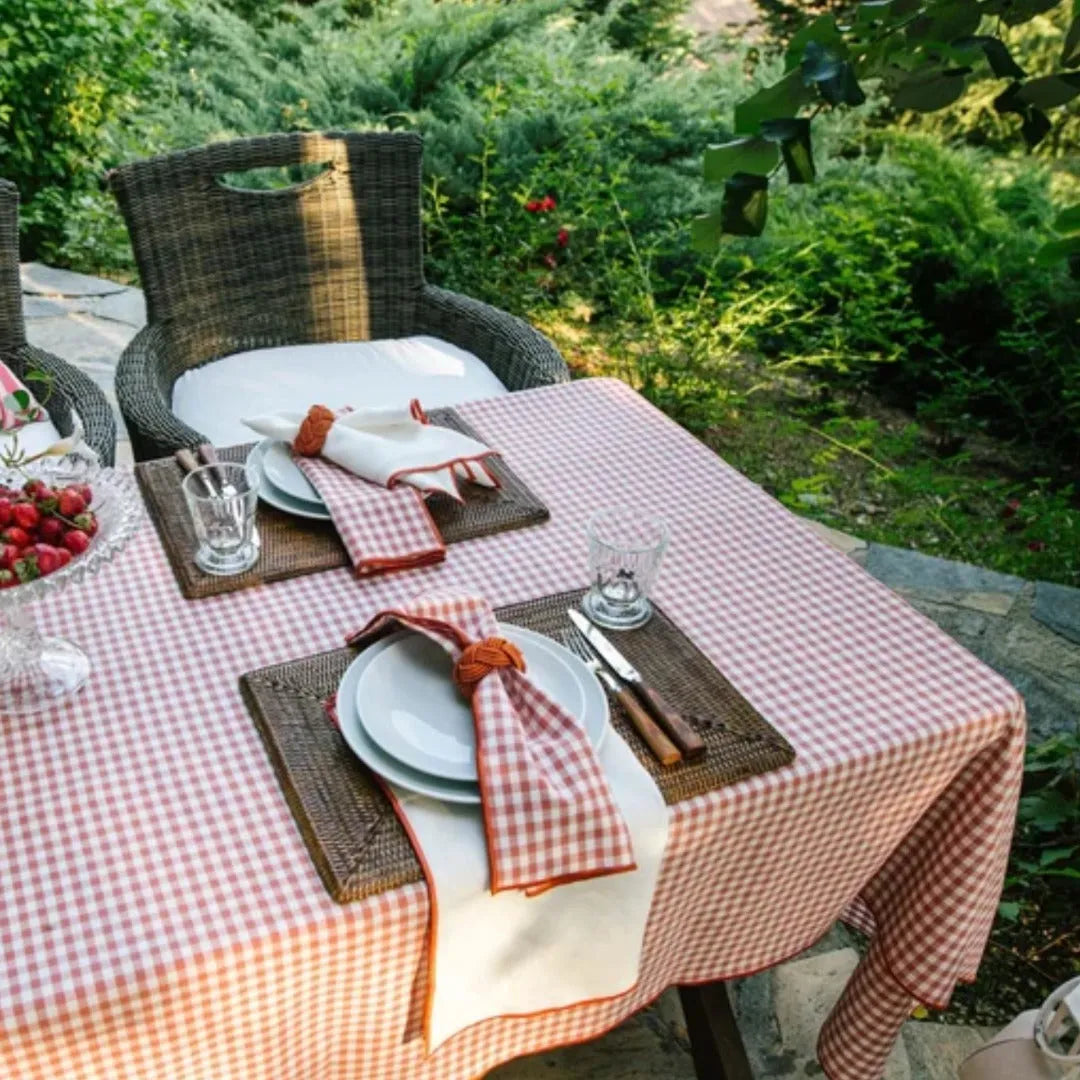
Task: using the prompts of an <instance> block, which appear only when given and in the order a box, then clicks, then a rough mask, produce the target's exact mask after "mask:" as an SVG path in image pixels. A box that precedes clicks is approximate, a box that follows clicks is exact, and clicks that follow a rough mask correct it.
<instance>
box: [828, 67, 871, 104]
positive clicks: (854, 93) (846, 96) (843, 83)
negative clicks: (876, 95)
mask: <svg viewBox="0 0 1080 1080" xmlns="http://www.w3.org/2000/svg"><path fill="white" fill-rule="evenodd" d="M818 90H820V91H821V96H822V97H823V98H824V99H825V100H826V101H827V102H828V103H829V104H830V105H861V104H862V103H863V102H864V101H865V100H866V94H864V93H863V90H862V87H861V86H860V85H859V81H858V79H856V78H855V69H854V68H853V67H852V66H851V64H849V63H848V62H847V61H846V60H844V61H842V62H841V64H840V68H839V70H838V71H837V73H836V74H835V75H834V76H832V78H829V79H822V80H821V81H820V82H819V83H818Z"/></svg>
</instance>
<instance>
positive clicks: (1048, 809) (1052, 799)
mask: <svg viewBox="0 0 1080 1080" xmlns="http://www.w3.org/2000/svg"><path fill="white" fill-rule="evenodd" d="M1069 239H1070V240H1073V239H1076V240H1078V241H1080V237H1069ZM1019 816H1020V818H1021V819H1022V820H1023V821H1025V822H1028V823H1030V824H1031V825H1034V826H1035V828H1036V829H1039V830H1041V831H1042V832H1055V831H1057V830H1058V829H1060V828H1061V826H1062V825H1064V824H1065V822H1067V821H1069V820H1070V819H1072V818H1073V817H1075V816H1076V804H1075V803H1074V802H1073V801H1071V800H1069V799H1067V798H1066V797H1065V796H1064V795H1063V794H1062V793H1061V792H1060V791H1058V790H1057V789H1056V788H1045V789H1043V790H1042V791H1037V792H1035V793H1034V794H1032V795H1024V796H1023V797H1022V798H1021V799H1020V809H1019Z"/></svg>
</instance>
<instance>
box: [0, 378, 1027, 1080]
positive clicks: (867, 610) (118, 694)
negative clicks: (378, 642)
mask: <svg viewBox="0 0 1080 1080" xmlns="http://www.w3.org/2000/svg"><path fill="white" fill-rule="evenodd" d="M461 411H462V414H463V415H464V416H465V417H466V418H467V419H468V420H469V421H470V422H471V423H472V424H473V425H475V427H476V428H477V429H478V430H479V431H480V433H481V434H482V436H483V437H484V438H485V439H486V440H487V441H489V442H490V443H491V444H492V445H493V446H496V447H497V448H499V449H501V450H503V451H504V452H505V453H506V456H507V459H508V461H509V462H510V463H511V464H512V465H513V467H514V468H515V469H516V470H518V471H519V472H520V473H521V475H522V476H524V477H525V478H526V480H527V481H528V482H529V483H530V484H531V485H532V486H533V487H534V489H535V490H536V491H537V492H538V493H539V495H540V496H541V497H542V498H543V499H544V500H545V501H546V502H547V504H548V505H549V507H550V508H551V512H552V518H551V521H550V522H548V523H547V524H545V525H543V526H541V527H538V528H531V529H524V530H520V531H515V532H510V533H504V534H501V535H498V536H493V537H488V538H485V539H481V540H473V541H470V542H467V543H461V544H455V545H452V546H451V547H450V549H449V552H448V556H447V559H446V562H445V563H443V564H442V565H440V566H438V567H432V568H429V569H424V570H418V571H415V572H411V573H405V574H395V575H390V576H387V577H385V578H378V579H371V580H366V581H358V580H357V579H356V578H355V577H354V576H353V575H352V573H351V572H350V571H349V570H347V569H344V570H340V571H334V572H331V573H323V574H318V575H314V576H310V577H304V578H298V579H296V580H293V581H288V582H279V583H276V584H273V585H268V586H263V587H260V588H255V589H249V590H246V591H243V592H239V593H233V594H231V595H227V596H221V597H215V598H213V599H206V600H197V601H188V600H184V599H183V598H182V597H181V595H180V593H179V591H178V589H177V587H176V584H175V582H174V580H173V576H172V574H171V572H170V570H169V568H168V566H167V565H166V562H165V557H164V555H163V554H162V551H161V547H160V545H159V543H158V541H157V538H156V535H155V532H154V530H153V527H152V526H151V525H149V523H146V524H144V525H143V527H142V530H141V532H140V534H139V536H138V537H137V538H136V540H135V541H134V542H133V543H132V545H131V546H130V547H129V548H128V549H127V550H126V551H125V552H124V553H123V555H122V556H121V557H120V559H119V560H118V561H117V562H116V563H114V564H113V565H111V566H109V567H107V568H105V569H104V570H103V571H102V572H101V573H100V574H99V575H98V576H97V577H95V578H93V579H91V580H89V581H87V582H85V583H83V584H81V585H78V586H73V587H72V588H70V589H68V590H65V592H63V593H62V594H59V595H58V596H56V597H54V598H50V599H48V600H47V601H45V602H44V603H43V604H41V605H39V607H41V608H42V610H41V611H40V612H39V621H40V623H41V624H42V626H43V628H44V629H45V630H47V631H49V632H59V631H64V632H67V633H68V634H70V635H71V636H72V637H74V638H76V639H77V640H78V641H79V642H80V643H81V644H82V645H83V646H84V647H85V648H87V650H88V651H89V653H90V655H91V657H92V659H93V663H94V674H93V676H92V680H91V682H90V684H89V685H88V686H87V688H86V689H85V690H84V691H83V692H82V693H81V694H80V695H79V697H78V700H77V703H76V704H75V705H72V706H68V707H65V708H63V709H58V710H56V711H55V712H54V713H53V714H52V715H46V716H42V717H36V718H31V719H11V718H3V719H0V884H2V892H3V905H2V909H0V1025H2V1026H0V1076H3V1077H4V1078H19V1080H22V1078H29V1077H33V1078H41V1080H58V1078H60V1077H63V1078H85V1080H90V1078H93V1080H125V1078H131V1080H135V1078H138V1080H152V1078H158V1077H160V1078H162V1080H258V1078H267V1080H293V1078H295V1080H313V1078H316V1077H317V1078H320V1080H334V1078H338V1077H340V1078H342V1080H344V1078H348V1080H357V1078H361V1077H362V1078H378V1080H383V1078H387V1080H412V1078H416V1080H424V1078H427V1080H434V1078H466V1077H476V1076H480V1075H483V1073H485V1072H486V1071H487V1070H489V1069H491V1068H493V1067H494V1066H495V1065H497V1064H499V1063H500V1062H502V1061H505V1060H507V1059H509V1058H512V1057H516V1056H518V1055H521V1054H528V1053H532V1052H536V1051H539V1050H542V1049H545V1048H547V1047H551V1046H553V1045H556V1044H563V1043H570V1042H576V1041H581V1040H585V1039H589V1038H592V1037H594V1036H596V1035H599V1034H600V1033H602V1032H603V1031H605V1030H607V1029H608V1028H611V1027H613V1026H614V1025H616V1024H618V1023H620V1022H621V1021H622V1020H623V1019H624V1018H625V1017H627V1016H628V1015H630V1014H631V1013H632V1012H634V1011H635V1010H636V1009H638V1008H640V1007H641V1006H643V1005H644V1004H646V1003H647V1002H649V1001H650V1000H651V999H653V998H654V997H656V995H657V994H659V993H660V992H661V991H662V990H663V989H664V988H665V987H667V986H670V985H672V984H675V983H689V982H695V981H704V980H712V979H715V978H719V977H722V976H736V975H741V974H747V973H750V972H753V971H757V970H760V969H762V968H765V967H768V966H770V965H772V964H775V963H777V962H779V961H781V960H783V959H785V958H786V957H789V956H791V955H793V954H795V953H797V952H799V951H800V950H801V949H803V948H805V947H806V946H808V945H810V944H811V943H812V942H813V941H814V940H815V939H816V938H817V937H818V936H819V935H821V934H822V933H823V932H824V931H825V930H827V929H828V928H829V926H830V925H831V924H832V923H833V922H834V920H835V919H836V918H837V917H838V916H839V915H840V914H841V912H843V911H844V910H845V909H847V910H848V914H849V916H851V917H854V918H855V919H857V920H858V921H859V922H860V923H861V925H863V926H864V927H865V928H867V929H872V930H875V931H876V932H875V936H874V938H873V944H872V947H871V950H870V953H869V955H868V956H867V958H866V959H865V960H864V961H863V963H862V964H861V966H860V967H859V969H858V970H857V971H856V973H855V975H854V976H853V977H852V979H851V982H850V984H849V986H848V988H847V990H846V992H845V994H844V996H843V998H842V999H841V1001H840V1003H839V1004H838V1006H837V1008H836V1010H835V1011H834V1013H833V1015H832V1017H831V1018H830V1020H829V1022H828V1023H827V1024H826V1027H825V1029H824V1031H823V1033H822V1039H821V1045H820V1052H821V1056H822V1061H823V1064H824V1065H825V1067H826V1069H827V1071H828V1073H829V1075H830V1076H831V1077H832V1078H833V1080H870V1078H873V1077H876V1076H878V1075H879V1074H880V1072H881V1068H882V1062H883V1060H884V1057H885V1055H886V1054H887V1052H888V1050H889V1047H890V1046H891V1044H892V1041H893V1039H894V1037H895V1035H896V1032H897V1030H898V1029H899V1026H900V1024H901V1023H902V1022H903V1020H904V1018H905V1016H906V1015H907V1014H908V1013H909V1012H910V1010H911V1008H912V1007H913V1005H914V1003H915V999H919V1000H922V1001H924V1002H926V1003H929V1004H943V1003H944V1002H946V1001H947V999H948V996H949V993H950V991H951V989H952V987H953V985H954V983H955V982H956V981H957V980H958V979H963V978H970V977H971V976H972V975H973V974H974V972H975V969H976V966H977V964H978V961H979V957H980V955H981V953H982V949H983V946H984V943H985V939H986V935H987V932H988V929H989V926H990V922H991V920H992V918H993V914H994V910H995V906H996V900H997V894H998V891H999V888H1000V884H1001V880H1002V875H1003V871H1004V865H1005V860H1006V854H1007V849H1008V845H1009V840H1010V835H1011V829H1012V820H1013V814H1014V810H1015V803H1016V797H1017V791H1018V785H1019V780H1020V770H1021V761H1022V751H1023V742H1024V720H1023V704H1022V702H1021V700H1020V698H1019V697H1018V695H1017V693H1016V692H1015V690H1013V689H1012V688H1011V687H1010V686H1009V685H1008V684H1007V683H1006V682H1005V681H1004V680H1002V679H1001V678H999V677H998V676H997V675H995V674H994V673H993V672H991V671H989V670H988V669H987V668H985V667H984V666H983V665H982V664H981V663H979V661H977V660H976V659H974V658H973V657H972V656H970V655H969V654H968V653H967V652H965V651H964V650H963V649H961V648H960V647H959V646H958V645H956V644H954V643H953V642H952V641H951V640H950V639H949V638H948V637H946V636H945V635H944V634H943V633H941V632H940V631H939V630H938V629H937V628H936V627H934V626H933V625H932V624H931V623H930V622H928V621H927V620H926V619H924V618H922V617H921V616H920V615H918V614H917V613H915V612H914V611H913V610H912V609H911V608H909V607H908V606H907V605H906V604H904V603H903V602H902V601H901V600H899V599H898V598H897V597H895V596H894V595H893V594H892V593H890V592H889V591H888V590H887V589H885V588H884V587H883V586H881V585H879V584H878V583H876V582H875V581H873V580H872V579H871V578H869V577H868V576H867V575H865V574H864V573H863V572H862V571H861V570H860V569H859V568H858V567H856V566H854V565H853V564H852V563H850V562H849V561H848V560H846V559H845V558H843V557H842V556H840V555H838V554H836V553H835V552H833V551H831V550H830V549H829V548H828V547H826V546H825V545H824V544H823V543H821V542H820V541H819V540H818V539H816V538H815V537H814V536H813V535H812V534H811V533H810V532H809V531H808V530H807V529H806V528H805V527H804V526H803V525H802V524H801V523H800V522H799V521H798V520H797V519H796V518H795V517H793V516H792V515H790V514H789V513H788V512H787V511H786V510H784V509H782V508H781V507H780V506H779V505H777V503H775V502H774V501H773V500H772V499H771V498H769V497H768V496H766V495H765V494H763V493H762V492H761V491H760V490H759V489H758V488H757V487H756V486H755V485H753V484H752V483H750V482H749V481H748V480H746V479H745V478H744V477H742V476H740V475H739V474H738V473H737V472H735V471H734V470H733V469H731V468H729V467H728V466H727V465H725V464H724V463H723V462H722V461H720V460H719V459H718V458H717V457H716V456H715V455H714V454H713V453H712V452H711V451H709V450H708V449H706V448H705V447H704V446H702V445H701V444H700V443H698V442H697V441H696V440H695V439H694V438H692V437H691V436H690V435H688V434H687V433H686V432H684V431H682V430H681V429H679V428H678V427H677V426H676V425H674V424H672V423H671V422H669V421H668V420H666V419H665V418H664V417H663V416H662V415H661V414H660V413H659V412H657V411H656V410H655V409H653V408H652V406H650V405H649V404H647V403H646V402H645V401H644V400H643V399H641V398H640V397H638V396H637V395H636V394H634V392H633V391H631V390H630V389H629V388H627V387H626V386H624V385H622V384H621V383H619V382H616V381H614V380H607V379H596V380H588V381H584V382H578V383H575V384H573V385H570V386H557V387H549V388H543V389H538V390H533V391H529V392H526V393H521V394H514V395H510V396H508V397H502V398H497V399H492V400H489V401H483V402H477V403H474V404H471V405H468V406H466V407H464V408H462V410H461ZM613 502H624V503H629V504H631V505H633V506H640V507H641V508H642V509H643V510H645V509H648V510H652V511H656V512H659V513H661V514H663V515H664V516H665V517H667V518H668V519H669V521H670V523H671V530H672V541H671V547H670V549H669V553H668V556H667V560H666V564H665V566H664V568H663V571H662V573H661V577H660V582H659V585H658V587H657V590H656V595H657V597H658V599H659V601H660V603H661V604H662V605H663V606H664V608H665V609H666V610H667V612H668V613H669V614H670V615H671V616H672V617H673V618H675V619H676V620H677V621H678V623H679V624H680V625H681V626H682V627H683V628H684V629H685V630H686V631H687V632H688V633H689V634H690V635H691V636H692V637H693V638H694V640H695V641H696V642H697V643H698V645H699V646H700V647H701V648H702V649H703V650H704V651H705V652H706V653H707V654H708V655H709V656H710V657H711V658H712V659H713V661H714V662H715V663H716V664H717V665H718V666H720V667H721V668H722V670H723V671H724V672H725V674H726V675H727V676H728V677H729V678H730V679H731V680H732V681H733V682H734V683H735V684H736V685H737V686H738V687H739V689H740V690H741V691H742V692H743V693H744V694H745V695H746V696H747V697H748V698H749V699H750V700H751V701H752V702H753V703H754V704H755V705H756V706H757V707H758V708H759V709H760V710H761V712H762V713H763V714H764V715H765V716H766V717H768V719H769V720H770V721H772V722H773V723H774V724H776V725H777V727H779V728H780V729H781V730H782V731H783V733H784V734H785V735H786V736H787V737H788V739H790V740H791V742H792V744H793V745H794V746H795V749H796V751H797V753H798V760H797V762H796V763H795V764H794V765H793V766H792V767H790V768H787V769H784V770H781V771H778V772H774V773H771V774H769V775H766V776H762V777H757V778H755V779H752V780H749V781H746V782H743V783H740V784H736V785H734V786H731V787H727V788H724V789H723V790H721V791H717V792H714V793H713V794H711V795H708V796H703V797H701V798H696V799H693V800H689V801H687V802H684V803H681V804H679V805H677V806H675V807H673V808H672V810H671V815H672V818H671V830H670V836H669V841H668V849H667V853H666V857H665V862H664V866H663V869H662V871H661V875H660V881H659V884H658V886H657V891H656V895H655V899H654V905H653V913H652V916H651V917H650V921H649V929H648V932H647V935H646V942H645V949H644V956H643V960H642V976H641V981H640V983H639V985H638V986H637V988H636V989H635V990H634V991H632V992H631V993H629V994H627V995H626V996H625V997H624V998H621V999H619V1000H617V1001H614V1002H603V1003H597V1004H588V1005H582V1006H577V1007H574V1008H572V1009H567V1010H563V1011H561V1012H558V1013H553V1014H549V1015H546V1016H540V1017H533V1018H525V1019H521V1018H517V1019H505V1020H495V1021H490V1022H486V1023H483V1024H480V1025H477V1026H476V1027H473V1028H470V1029H468V1030H466V1031H464V1032H462V1033H460V1034H459V1035H457V1036H456V1037H454V1038H453V1039H451V1040H450V1041H449V1042H448V1043H447V1044H446V1045H445V1046H443V1047H442V1048H441V1049H440V1050H439V1051H438V1052H437V1053H436V1054H435V1055H434V1056H432V1057H431V1058H428V1059H425V1058H424V1057H423V1051H422V1045H421V1040H420V1039H419V1038H417V1037H416V1035H417V1032H418V1026H417V1022H418V1018H419V1014H418V1007H419V1005H420V1003H421V1002H422V1000H423V990H424V988H423V986H422V985H420V980H422V979H423V978H424V972H425V964H424V963H423V962H422V961H423V957H422V950H423V945H424V941H425V928H426V923H427V918H428V905H427V896H426V891H425V888H424V886H423V885H414V886H409V887H406V888H401V889H397V890H395V891H393V892H389V893H385V894H383V895H381V896H378V897H375V898H373V899H370V900H366V901H363V902H360V903H355V904H351V905H348V906H339V905H337V904H335V903H334V902H333V901H332V900H331V899H330V898H329V896H328V895H327V893H326V891H325V890H324V888H323V886H322V884H321V882H320V880H319V878H318V876H317V875H316V872H315V870H314V868H313V867H312V865H311V861H310V859H309V858H308V855H307V851H306V850H305V848H304V845H303V843H302V842H301V840H300V836H299V834H298V832H297V829H296V826H295V824H294V821H293V818H292V816H291V814H290V812H289V810H288V807H287V806H286V804H285V800H284V799H283V798H282V796H281V793H280V791H279V789H278V785H277V781H276V779H275V778H274V775H273V773H272V772H271V769H270V766H269V764H268V762H267V758H266V754H265V752H264V751H263V748H262V745H261V743H260V740H259V737H258V734H257V733H256V730H255V727H254V725H253V723H252V721H251V719H250V718H249V716H248V714H247V710H246V709H245V707H244V704H243V702H242V700H241V697H240V693H239V689H238V684H237V677H238V676H239V675H240V674H241V673H242V672H244V671H248V670H250V669H252V668H257V667H262V666H264V665H267V664H272V663H277V662H280V661H284V660H288V659H291V658H294V657H299V656H304V655H307V654H310V653H313V652H316V651H318V650H322V649H328V648H332V647H334V646H336V645H339V644H340V643H341V641H342V638H343V636H344V635H345V633H346V632H347V631H350V630H355V629H356V628H357V627H358V626H361V625H363V623H364V622H365V621H366V620H367V619H368V618H369V617H370V616H371V614H372V613H373V612H375V611H376V610H377V609H379V608H382V607H388V606H392V605H394V604H397V603H400V602H402V601H404V600H407V599H409V598H411V597H412V596H415V595H417V594H419V593H421V592H422V591H424V590H425V589H427V588H429V587H434V586H438V587H439V588H440V589H445V588H463V589H465V588H467V589H475V590H478V591H480V592H482V593H483V594H484V595H486V596H487V597H488V598H489V599H490V600H491V601H492V603H493V604H495V605H500V604H507V603H512V602H515V601H521V600H526V599H528V598H530V597H538V596H541V595H545V594H549V593H552V592H556V591H559V590H564V589H569V588H573V587H575V586H579V585H581V584H583V577H584V575H583V566H584V563H585V523H586V520H587V518H588V516H589V514H590V512H591V511H592V510H594V509H595V508H597V507H598V506H601V505H604V504H610V503H613ZM856 897H860V898H861V899H859V900H858V901H857V902H856V903H854V904H852V901H853V900H854V899H855V898H856ZM871 912H872V913H873V914H872V915H871Z"/></svg>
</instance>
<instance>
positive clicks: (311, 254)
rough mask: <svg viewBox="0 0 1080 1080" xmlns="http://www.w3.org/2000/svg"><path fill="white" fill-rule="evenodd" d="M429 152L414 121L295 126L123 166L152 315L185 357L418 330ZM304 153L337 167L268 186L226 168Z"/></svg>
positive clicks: (119, 194)
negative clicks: (371, 127)
mask: <svg viewBox="0 0 1080 1080" xmlns="http://www.w3.org/2000/svg"><path fill="white" fill-rule="evenodd" d="M421 155H422V143H421V140H420V138H419V136H417V135H414V134H410V133H345V132H328V133H325V134H313V133H293V134H284V135H267V136H260V137H258V138H254V139H242V140H238V141H235V142H226V143H217V144H213V145H210V146H206V147H201V148H199V149H194V150H185V151H181V152H179V153H175V154H168V155H164V156H161V157H155V158H150V159H148V160H146V161H138V162H133V163H131V164H129V165H124V166H122V167H120V168H117V169H113V170H112V171H110V172H109V173H108V175H107V177H106V182H107V184H108V186H109V188H110V189H111V190H112V191H113V193H114V194H115V196H116V198H117V201H118V202H119V204H120V209H121V211H122V212H123V215H124V219H125V221H126V223H127V227H128V232H129V234H130V236H131V243H132V247H133V248H134V251H135V258H136V261H137V263H138V266H139V273H140V276H141V278H142V286H143V289H144V290H145V292H146V301H147V310H148V316H149V320H150V322H151V323H156V324H159V325H161V326H163V327H165V328H166V330H167V332H168V333H169V336H170V338H172V339H173V341H174V344H175V345H176V346H177V347H178V348H180V349H181V351H182V352H183V354H184V364H183V366H185V367H186V366H189V365H191V364H196V363H202V362H205V361H206V360H209V359H213V358H214V357H215V356H219V355H221V354H222V353H223V352H227V351H235V350H236V349H237V348H257V347H260V346H268V345H275V344H289V343H297V342H327V341H358V340H369V339H372V338H384V337H398V336H401V335H402V334H404V333H407V332H408V327H410V326H411V325H412V322H413V313H414V306H415V304H416V302H417V297H418V294H419V291H420V289H421V287H422V285H423V271H422V266H421V260H422V249H421V239H420V185H421V180H420V169H421ZM303 164H324V165H325V166H326V168H325V169H324V171H322V172H320V173H319V174H318V175H316V176H315V177H314V178H312V179H309V180H307V181H304V182H301V183H298V184H296V185H294V186H292V187H287V188H278V189H271V190H265V191H257V190H249V189H240V188H237V187H234V186H231V185H230V184H229V183H228V182H227V180H226V179H224V177H225V175H226V174H229V173H240V172H245V171H247V170H251V169H259V168H266V167H282V166H285V167H288V166H295V165H303Z"/></svg>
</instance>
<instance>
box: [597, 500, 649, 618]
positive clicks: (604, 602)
mask: <svg viewBox="0 0 1080 1080" xmlns="http://www.w3.org/2000/svg"><path fill="white" fill-rule="evenodd" d="M667 544H668V527H667V523H666V522H665V521H664V520H663V518H659V517H655V516H653V515H650V514H643V513H641V512H640V511H638V510H632V509H630V508H629V507H623V506H616V507H612V508H610V509H607V510H600V511H598V512H597V513H596V514H594V515H593V517H592V520H591V521H590V522H589V577H590V579H591V581H592V587H591V588H590V589H589V591H588V593H586V595H585V597H584V599H583V600H582V602H581V606H582V607H583V608H584V610H585V614H586V615H588V616H589V618H590V619H592V621H593V622H595V623H597V624H598V625H599V626H607V627H610V628H611V629H613V630H628V629H630V628H631V627H634V626H641V625H643V624H644V623H646V622H648V621H649V619H650V617H651V616H652V604H650V603H649V590H650V589H651V588H652V587H653V583H654V582H655V581H656V575H657V573H658V572H659V570H660V560H661V559H662V558H663V555H664V550H665V549H666V548H667Z"/></svg>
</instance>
